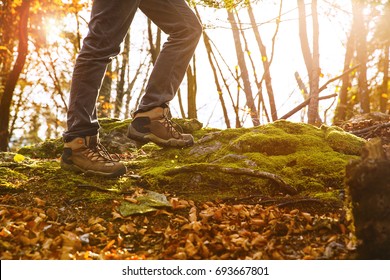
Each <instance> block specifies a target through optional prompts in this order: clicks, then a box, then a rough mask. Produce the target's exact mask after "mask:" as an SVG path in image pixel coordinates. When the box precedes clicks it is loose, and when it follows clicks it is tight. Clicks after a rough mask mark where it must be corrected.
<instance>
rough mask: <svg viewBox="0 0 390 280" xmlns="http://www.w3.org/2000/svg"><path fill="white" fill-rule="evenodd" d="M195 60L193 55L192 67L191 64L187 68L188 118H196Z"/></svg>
mask: <svg viewBox="0 0 390 280" xmlns="http://www.w3.org/2000/svg"><path fill="white" fill-rule="evenodd" d="M196 91H197V86H196V60H195V55H194V57H193V59H192V68H191V65H189V66H188V68H187V95H188V97H187V99H188V118H190V119H197V118H198V115H197V109H196Z"/></svg>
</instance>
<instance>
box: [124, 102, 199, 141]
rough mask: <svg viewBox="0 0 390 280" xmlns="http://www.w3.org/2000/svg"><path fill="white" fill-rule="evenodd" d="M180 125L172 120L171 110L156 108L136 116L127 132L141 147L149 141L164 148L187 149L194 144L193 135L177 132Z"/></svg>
mask: <svg viewBox="0 0 390 280" xmlns="http://www.w3.org/2000/svg"><path fill="white" fill-rule="evenodd" d="M177 127H178V125H176V124H173V122H172V121H171V119H170V112H169V108H162V107H156V108H153V109H152V110H150V111H147V112H139V113H137V114H135V116H134V119H133V121H132V123H131V124H130V125H129V128H128V130H127V137H129V138H130V139H132V140H135V141H136V142H138V144H139V145H143V144H146V143H148V142H149V141H151V142H154V143H156V144H157V145H160V146H163V147H186V146H192V145H193V144H194V138H193V137H192V135H191V134H183V133H181V132H179V131H178V130H177Z"/></svg>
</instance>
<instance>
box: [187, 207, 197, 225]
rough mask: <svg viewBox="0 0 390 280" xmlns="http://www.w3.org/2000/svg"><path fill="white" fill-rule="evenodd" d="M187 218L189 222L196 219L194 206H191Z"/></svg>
mask: <svg viewBox="0 0 390 280" xmlns="http://www.w3.org/2000/svg"><path fill="white" fill-rule="evenodd" d="M188 220H189V221H190V222H196V221H197V215H196V207H195V206H193V207H191V209H190V214H189V216H188Z"/></svg>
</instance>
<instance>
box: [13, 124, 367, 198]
mask: <svg viewBox="0 0 390 280" xmlns="http://www.w3.org/2000/svg"><path fill="white" fill-rule="evenodd" d="M100 122H101V126H102V133H103V134H104V133H111V132H115V131H119V132H121V133H125V132H126V130H127V126H128V125H129V123H130V122H131V120H125V121H120V120H115V119H103V120H101V121H100ZM180 125H181V126H184V127H186V126H188V127H187V128H186V130H185V132H186V133H188V132H191V131H192V133H193V135H194V136H195V139H196V143H195V145H194V146H193V147H188V148H180V149H176V148H161V147H159V146H157V145H155V144H153V143H149V144H147V145H144V146H143V147H142V150H132V149H131V160H129V161H127V162H125V164H126V166H127V167H128V170H129V173H131V174H134V175H139V176H140V179H139V180H138V179H136V178H135V179H132V178H129V177H123V178H119V179H114V180H112V179H110V180H109V179H104V178H95V177H86V176H84V175H82V174H74V173H70V172H66V171H63V170H61V169H60V167H59V163H58V161H56V160H54V161H53V160H40V161H35V162H33V163H28V164H27V163H25V164H20V165H18V166H17V167H14V171H15V172H17V173H20V174H22V175H23V176H26V178H31V177H32V176H38V177H39V178H40V179H39V180H41V181H40V183H41V184H42V185H43V186H44V188H46V189H47V190H48V191H50V192H53V193H56V194H64V195H65V196H67V197H70V198H74V199H77V198H78V197H79V196H81V197H82V198H83V199H87V200H91V201H105V200H109V199H113V198H114V197H116V196H117V195H118V194H117V193H116V192H115V190H117V191H118V192H120V191H121V190H124V189H125V190H126V189H131V188H132V187H133V186H142V187H145V188H147V189H150V190H154V191H156V192H159V193H171V194H176V195H179V196H184V197H185V198H186V199H194V200H200V201H205V200H214V199H217V198H226V197H233V198H239V197H247V196H251V195H256V194H259V195H264V196H272V195H275V194H277V193H278V188H277V186H276V185H275V183H273V182H272V181H270V180H268V179H262V178H255V177H251V176H245V175H233V174H226V173H221V172H215V171H208V170H205V169H204V166H207V164H214V165H219V166H223V167H231V168H247V169H250V170H252V169H253V170H258V171H265V172H270V173H273V174H275V175H278V176H280V177H281V178H282V179H283V180H284V181H285V182H286V183H287V184H289V185H291V186H292V187H294V188H295V189H297V190H298V192H299V195H303V196H308V197H318V195H319V194H320V195H319V197H320V199H329V200H332V199H333V200H337V199H339V198H338V190H339V189H342V188H343V180H344V170H345V166H346V165H347V163H348V162H349V161H350V160H351V159H355V158H356V157H357V156H356V155H358V154H359V152H360V149H361V148H362V146H363V144H364V140H362V139H360V138H358V137H355V136H353V135H351V134H348V133H346V132H344V131H343V130H341V129H339V128H334V127H327V126H323V127H321V128H317V127H314V126H311V125H307V124H302V123H292V122H288V121H276V122H274V123H271V124H268V125H264V126H260V127H255V128H240V129H226V130H219V129H209V128H207V129H201V130H198V128H199V124H197V122H193V121H192V122H191V121H189V124H186V123H185V122H184V124H183V123H180ZM187 129H188V130H187ZM61 144H62V143H61V140H59V141H56V140H53V142H50V141H49V142H48V143H46V144H41V145H40V146H35V147H31V148H29V149H27V148H26V149H25V150H24V151H25V152H24V154H25V155H32V156H34V157H44V156H47V155H51V156H53V155H55V154H58V151H59V150H58V149H61ZM21 151H23V150H21ZM12 164H14V163H12ZM183 166H186V167H188V169H187V171H186V172H179V173H177V172H176V173H175V172H172V171H174V170H177V168H178V167H183ZM199 166H203V167H202V168H199ZM12 176H14V175H12ZM15 176H16V175H15ZM15 178H16V177H15ZM84 186H92V187H96V188H101V189H110V190H114V191H110V192H102V191H99V190H96V189H95V190H94V189H93V188H85V187H84Z"/></svg>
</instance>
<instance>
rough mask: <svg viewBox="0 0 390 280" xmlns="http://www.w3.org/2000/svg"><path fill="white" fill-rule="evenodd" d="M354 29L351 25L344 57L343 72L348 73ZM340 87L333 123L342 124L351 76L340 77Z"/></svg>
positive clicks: (345, 114) (352, 51) (351, 57)
mask: <svg viewBox="0 0 390 280" xmlns="http://www.w3.org/2000/svg"><path fill="white" fill-rule="evenodd" d="M355 30H356V29H355V27H354V25H353V24H352V28H351V33H350V34H349V37H348V41H347V46H346V51H345V57H344V71H343V72H346V71H348V69H349V68H350V65H351V62H352V59H353V57H354V50H355V48H354V46H355ZM341 82H342V85H341V89H340V95H339V103H338V105H337V108H336V113H335V119H334V122H335V123H336V122H342V121H345V119H346V117H347V107H348V91H349V88H350V86H351V75H344V76H343V77H342V80H341Z"/></svg>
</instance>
